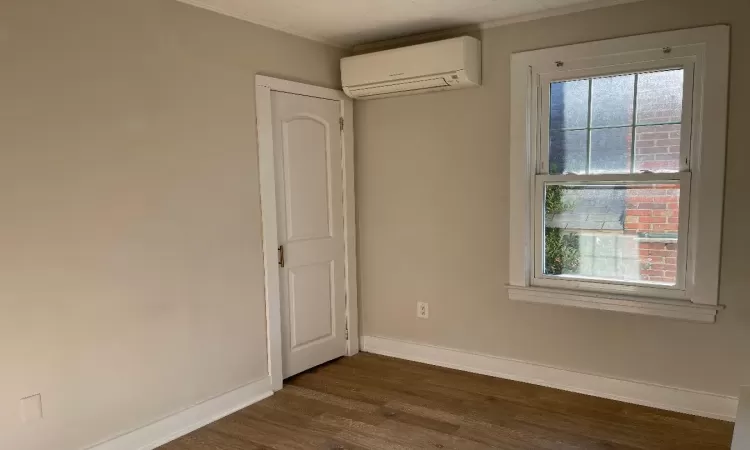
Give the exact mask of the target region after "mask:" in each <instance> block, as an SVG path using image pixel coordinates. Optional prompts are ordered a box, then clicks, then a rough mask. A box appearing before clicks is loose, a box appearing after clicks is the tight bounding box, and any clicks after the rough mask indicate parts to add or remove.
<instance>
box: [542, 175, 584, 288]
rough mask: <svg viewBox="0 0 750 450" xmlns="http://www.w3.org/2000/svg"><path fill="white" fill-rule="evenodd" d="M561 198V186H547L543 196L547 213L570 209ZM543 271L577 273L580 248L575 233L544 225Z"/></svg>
mask: <svg viewBox="0 0 750 450" xmlns="http://www.w3.org/2000/svg"><path fill="white" fill-rule="evenodd" d="M571 208H572V205H569V204H566V203H565V201H564V200H563V186H559V185H555V186H548V187H547V192H546V196H545V210H546V213H547V214H557V213H561V212H563V211H565V210H568V209H571ZM544 237H545V240H544V249H545V258H544V260H545V261H544V272H545V273H546V274H547V275H561V274H567V273H578V267H579V265H580V263H581V250H580V248H579V246H578V235H577V234H571V233H568V234H563V230H562V229H560V228H551V227H546V228H545V230H544Z"/></svg>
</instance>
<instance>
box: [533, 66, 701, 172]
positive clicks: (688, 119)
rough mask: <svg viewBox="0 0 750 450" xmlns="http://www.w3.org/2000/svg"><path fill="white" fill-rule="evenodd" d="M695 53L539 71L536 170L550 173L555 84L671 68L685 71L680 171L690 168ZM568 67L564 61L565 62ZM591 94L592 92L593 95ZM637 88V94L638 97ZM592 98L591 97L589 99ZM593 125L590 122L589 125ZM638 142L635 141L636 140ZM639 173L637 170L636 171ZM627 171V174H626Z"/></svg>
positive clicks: (634, 116) (634, 115)
mask: <svg viewBox="0 0 750 450" xmlns="http://www.w3.org/2000/svg"><path fill="white" fill-rule="evenodd" d="M695 60H696V57H695V56H690V57H679V58H669V59H661V60H658V61H645V62H635V63H623V64H618V65H611V66H605V67H587V68H585V69H570V68H568V69H567V70H562V69H561V70H558V71H556V72H553V73H546V74H539V75H538V81H537V83H538V86H539V90H538V93H537V96H538V98H539V104H538V107H537V112H538V115H537V117H536V123H537V124H538V126H537V129H536V133H537V137H536V138H535V139H534V140H535V142H536V143H537V145H536V148H537V155H538V157H537V158H536V173H537V174H549V143H550V100H551V99H550V89H551V86H552V84H553V83H556V82H561V81H574V80H580V79H589V78H593V77H606V76H617V75H629V74H636V73H641V72H649V71H660V70H669V69H682V70H683V74H684V76H683V94H682V95H683V97H682V117H681V122H680V129H681V134H680V141H681V142H680V171H689V170H690V154H691V152H690V149H691V138H692V124H693V89H694V72H695ZM563 67H564V63H563ZM589 95H590V94H589ZM637 95H638V92H637V89H636V91H635V93H634V97H637ZM589 101H591V99H589ZM589 108H591V106H590V105H589ZM636 114H637V113H636V111H635V109H634V111H633V124H632V125H631V126H635V125H636ZM587 125H590V124H587ZM633 145H635V143H633ZM636 173H637V172H636ZM624 174H627V173H624Z"/></svg>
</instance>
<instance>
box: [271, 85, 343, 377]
mask: <svg viewBox="0 0 750 450" xmlns="http://www.w3.org/2000/svg"><path fill="white" fill-rule="evenodd" d="M271 100H272V108H273V129H274V158H275V170H276V197H277V202H278V207H277V208H276V209H277V213H278V217H277V223H278V227H279V229H278V238H279V243H280V244H281V245H283V247H284V259H285V261H284V262H285V265H284V267H283V268H281V269H280V272H279V278H280V294H281V321H282V323H281V328H282V356H283V367H284V370H283V372H284V377H289V376H292V375H294V374H297V373H299V372H302V371H304V370H307V369H309V368H311V367H314V366H317V365H319V364H322V363H324V362H326V361H329V360H331V359H334V358H337V357H339V356H343V355H344V354H345V353H346V335H345V327H346V322H345V321H346V298H345V289H346V288H345V274H344V251H345V246H344V220H343V172H342V167H341V133H340V128H339V117H340V109H339V108H340V107H339V102H337V101H333V100H325V99H319V98H315V97H307V96H302V95H295V94H287V93H282V92H272V94H271Z"/></svg>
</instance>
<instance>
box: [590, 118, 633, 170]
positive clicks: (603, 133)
mask: <svg viewBox="0 0 750 450" xmlns="http://www.w3.org/2000/svg"><path fill="white" fill-rule="evenodd" d="M632 130H633V128H631V127H624V128H601V129H594V130H591V167H590V169H589V173H594V174H597V173H598V174H601V173H630V149H631V145H630V142H631V140H632V132H633V131H632Z"/></svg>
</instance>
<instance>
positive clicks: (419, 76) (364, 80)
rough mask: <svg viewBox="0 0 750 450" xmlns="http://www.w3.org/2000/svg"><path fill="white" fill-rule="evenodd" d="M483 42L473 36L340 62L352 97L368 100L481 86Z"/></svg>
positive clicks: (346, 86)
mask: <svg viewBox="0 0 750 450" xmlns="http://www.w3.org/2000/svg"><path fill="white" fill-rule="evenodd" d="M481 61H482V53H481V44H480V42H479V41H478V40H477V39H475V38H473V37H470V36H463V37H458V38H453V39H447V40H444V41H437V42H429V43H427V44H420V45H414V46H411V47H403V48H396V49H393V50H386V51H382V52H376V53H368V54H364V55H357V56H350V57H348V58H343V59H342V60H341V83H342V84H343V86H344V92H346V95H348V96H349V97H352V98H355V99H360V100H367V99H372V98H381V97H392V96H395V95H410V94H421V93H424V92H432V91H442V90H448V89H461V88H466V87H474V86H479V85H481V77H482V62H481Z"/></svg>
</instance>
